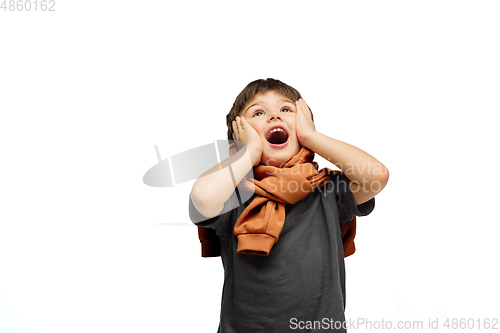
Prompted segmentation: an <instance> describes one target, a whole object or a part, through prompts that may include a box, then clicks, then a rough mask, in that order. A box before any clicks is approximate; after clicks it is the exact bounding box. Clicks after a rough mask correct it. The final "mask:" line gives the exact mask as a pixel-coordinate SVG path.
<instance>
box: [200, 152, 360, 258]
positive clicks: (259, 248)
mask: <svg viewBox="0 0 500 333" xmlns="http://www.w3.org/2000/svg"><path fill="white" fill-rule="evenodd" d="M313 158H314V153H313V152H312V151H311V150H309V149H307V148H305V147H303V148H302V149H301V150H300V151H299V153H298V154H297V155H295V156H294V157H292V158H291V159H290V161H288V162H287V163H286V164H285V165H284V166H283V167H282V168H277V167H273V166H267V165H258V166H257V167H255V168H254V170H253V171H254V179H251V180H249V179H246V178H244V179H243V180H242V182H241V183H240V186H242V187H243V188H244V189H248V190H251V191H253V192H255V194H256V196H255V197H254V199H253V200H252V202H251V203H250V204H249V205H248V206H247V207H246V208H245V210H244V211H243V212H242V213H241V215H240V216H239V218H238V221H236V224H235V226H234V234H235V235H236V237H237V238H238V250H237V251H238V253H245V254H254V255H264V256H267V255H268V254H269V252H270V251H271V248H272V246H273V245H274V243H275V242H277V241H278V238H279V235H280V234H281V231H282V229H283V225H284V222H285V204H287V203H289V204H294V203H296V202H298V201H299V200H301V199H303V198H304V197H306V196H307V195H308V194H309V193H311V192H312V191H313V190H314V187H321V186H323V185H324V183H325V182H326V181H327V180H328V179H329V178H330V177H331V176H332V175H333V174H335V173H336V172H338V171H332V170H330V169H327V168H324V169H321V170H320V171H318V170H317V164H316V162H312V160H313ZM292 189H293V190H292ZM341 227H342V244H343V248H344V257H347V256H349V255H351V254H353V253H354V252H355V246H354V237H355V235H356V217H354V218H353V219H352V220H350V221H348V222H345V223H343V224H342V225H341ZM198 236H199V239H200V242H201V245H202V257H216V256H220V241H219V239H218V237H217V235H216V233H215V230H213V229H208V228H203V227H198Z"/></svg>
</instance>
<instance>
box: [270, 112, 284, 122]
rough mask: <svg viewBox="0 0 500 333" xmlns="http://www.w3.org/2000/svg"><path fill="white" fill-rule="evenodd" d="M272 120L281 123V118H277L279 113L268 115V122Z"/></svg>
mask: <svg viewBox="0 0 500 333" xmlns="http://www.w3.org/2000/svg"><path fill="white" fill-rule="evenodd" d="M273 120H279V121H282V120H283V119H281V117H280V116H279V113H271V114H270V115H269V119H268V121H269V122H271V121H273Z"/></svg>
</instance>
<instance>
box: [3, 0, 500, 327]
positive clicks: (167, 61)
mask: <svg viewBox="0 0 500 333" xmlns="http://www.w3.org/2000/svg"><path fill="white" fill-rule="evenodd" d="M54 8H55V9H56V11H55V12H42V11H34V10H33V8H32V10H31V11H30V12H26V11H21V12H17V11H15V12H10V11H8V10H7V11H3V10H2V11H0V31H1V39H0V45H1V46H0V47H1V49H0V50H1V51H0V66H1V67H0V109H1V121H0V139H1V141H0V145H1V160H2V162H1V164H0V168H1V173H0V191H1V210H0V332H2V333H3V332H6V333H14V332H16V333H17V332H30V333H31V332H33V333H35V332H36V333H38V332H50V333H56V332H57V333H59V332H61V333H62V332H65V333H66V332H72V333H73V332H75V333H76V332H127V333H128V332H151V333H154V332H215V331H216V330H217V325H218V314H219V307H220V297H221V288H222V281H223V270H222V265H221V262H220V259H218V258H217V259H202V258H201V257H200V246H199V241H198V238H197V230H196V228H195V227H193V226H192V225H191V224H190V222H189V218H188V215H187V214H188V213H187V212H188V211H187V204H188V193H189V189H190V185H191V184H192V183H191V184H190V183H185V184H182V185H181V186H178V187H175V188H153V187H149V186H146V185H144V184H143V183H142V176H143V174H144V173H145V172H146V171H147V170H148V169H149V168H150V167H151V166H153V165H154V164H155V163H157V162H158V159H157V156H156V153H155V149H154V145H158V147H159V149H160V152H161V155H162V158H167V157H169V156H172V155H174V154H176V153H179V152H182V151H184V150H187V149H190V148H194V147H197V146H199V145H202V144H207V143H210V142H212V140H216V139H224V138H225V137H226V130H227V129H226V126H225V116H226V114H227V113H228V111H229V109H230V108H231V106H232V103H233V102H234V99H235V97H236V96H237V94H238V93H239V92H240V91H241V90H242V89H243V88H244V87H245V86H246V85H247V84H248V83H249V82H251V81H253V80H255V79H259V78H264V79H265V78H268V77H271V78H276V79H279V80H281V81H283V82H285V83H287V84H289V85H291V86H293V87H294V88H296V89H297V90H299V91H300V92H301V94H302V96H303V97H304V99H305V100H306V102H307V103H308V104H309V106H310V107H311V109H312V111H313V113H314V116H315V121H316V128H317V130H318V131H320V132H323V133H325V134H327V135H329V136H331V137H334V138H336V139H339V140H342V141H345V142H348V143H351V144H353V145H355V146H357V147H359V148H361V149H363V150H365V151H367V152H368V153H370V154H371V155H373V156H375V157H376V158H377V159H379V160H380V161H381V162H382V163H384V164H385V165H386V166H387V167H388V168H389V170H390V180H389V184H388V185H387V187H386V188H385V189H384V191H383V192H382V193H380V194H379V195H378V196H377V198H376V202H377V204H376V208H375V210H374V211H373V213H372V214H371V215H370V216H368V217H364V218H360V219H359V220H358V233H357V238H356V245H357V252H356V254H355V255H353V256H352V257H349V258H347V259H346V265H347V308H346V316H347V317H348V318H351V319H354V320H356V319H357V318H366V319H367V320H371V321H380V320H382V319H384V320H386V321H387V320H392V321H394V322H396V321H397V320H411V321H414V320H423V321H424V323H425V324H426V325H427V322H428V319H429V318H431V319H436V318H439V319H440V320H442V321H444V320H445V319H446V318H453V317H456V318H474V319H479V318H491V317H494V316H496V317H497V318H498V317H499V316H498V314H499V313H500V312H499V309H500V306H499V296H500V294H499V288H498V281H499V279H500V276H499V273H498V272H499V271H498V253H499V250H500V248H499V245H498V234H499V226H498V223H499V217H498V209H497V208H496V207H498V199H499V198H498V187H499V185H500V183H499V181H498V164H497V162H498V158H497V155H498V147H497V146H498V143H499V136H498V134H497V133H498V132H497V127H498V118H495V113H498V111H499V109H500V98H499V92H500V81H499V77H500V65H499V63H500V62H499V61H498V59H500V46H499V37H500V21H499V20H498V17H499V15H500V4H499V3H498V2H497V1H352V2H345V1H342V2H340V1H335V2H330V1H315V2H310V3H308V4H306V2H296V1H286V2H285V1H253V2H251V3H250V2H237V3H235V2H224V1H204V2H201V1H197V2H196V1H185V2H181V1H169V2H164V1H141V2H139V1H80V2H77V1H65V2H64V1H58V0H56V5H55V7H54ZM320 166H322V167H323V166H328V165H327V164H326V162H324V161H320ZM173 223H177V224H179V225H177V226H174V225H169V224H173ZM311 319H314V318H311ZM440 324H441V322H440ZM394 325H395V324H394ZM475 327H476V328H477V322H476V326H475ZM497 327H500V323H499V324H498V326H497ZM362 328H363V327H360V329H359V330H358V331H359V332H362V331H364V330H363V329H362ZM367 331H373V330H367ZM401 331H403V330H401ZM406 331H410V330H406ZM471 331H472V330H471ZM473 331H478V330H477V329H474V330H473ZM420 332H423V331H422V330H420Z"/></svg>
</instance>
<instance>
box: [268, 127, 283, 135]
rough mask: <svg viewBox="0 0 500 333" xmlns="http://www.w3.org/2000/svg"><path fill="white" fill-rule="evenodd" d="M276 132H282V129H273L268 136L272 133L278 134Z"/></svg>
mask: <svg viewBox="0 0 500 333" xmlns="http://www.w3.org/2000/svg"><path fill="white" fill-rule="evenodd" d="M278 131H281V132H284V130H283V129H282V128H279V127H277V128H273V130H272V131H271V132H269V134H271V133H274V132H278Z"/></svg>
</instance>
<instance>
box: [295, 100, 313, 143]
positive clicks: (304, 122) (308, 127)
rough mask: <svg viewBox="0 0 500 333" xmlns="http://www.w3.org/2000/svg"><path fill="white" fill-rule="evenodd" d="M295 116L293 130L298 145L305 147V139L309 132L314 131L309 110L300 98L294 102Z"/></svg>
mask: <svg viewBox="0 0 500 333" xmlns="http://www.w3.org/2000/svg"><path fill="white" fill-rule="evenodd" d="M295 106H296V108H297V116H296V117H295V131H296V132H297V138H298V139H299V142H300V145H301V146H303V147H305V146H306V142H307V139H308V138H309V135H310V134H311V133H314V132H316V130H315V128H314V122H313V120H312V117H311V110H309V107H308V106H307V104H306V101H304V100H303V99H302V98H301V99H299V100H298V101H297V102H295Z"/></svg>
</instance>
